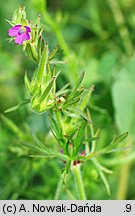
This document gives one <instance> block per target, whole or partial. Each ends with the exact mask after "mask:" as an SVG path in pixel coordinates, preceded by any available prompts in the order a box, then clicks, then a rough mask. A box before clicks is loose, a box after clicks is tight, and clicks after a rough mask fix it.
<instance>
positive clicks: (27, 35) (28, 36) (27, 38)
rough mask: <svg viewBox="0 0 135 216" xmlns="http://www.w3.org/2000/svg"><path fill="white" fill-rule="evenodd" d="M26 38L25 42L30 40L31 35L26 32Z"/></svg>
mask: <svg viewBox="0 0 135 216" xmlns="http://www.w3.org/2000/svg"><path fill="white" fill-rule="evenodd" d="M24 38H25V40H30V35H29V34H28V33H27V32H26V33H25V34H24Z"/></svg>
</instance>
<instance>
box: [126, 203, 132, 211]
mask: <svg viewBox="0 0 135 216" xmlns="http://www.w3.org/2000/svg"><path fill="white" fill-rule="evenodd" d="M126 212H131V205H130V204H127V205H126Z"/></svg>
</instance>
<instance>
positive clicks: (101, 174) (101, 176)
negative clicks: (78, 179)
mask: <svg viewBox="0 0 135 216" xmlns="http://www.w3.org/2000/svg"><path fill="white" fill-rule="evenodd" d="M91 160H92V162H93V163H94V165H95V167H96V169H97V170H98V172H99V175H100V178H101V179H102V181H103V183H104V186H105V188H106V190H107V193H108V195H110V194H111V191H110V186H109V183H108V181H107V178H106V176H105V175H104V173H103V169H102V166H101V165H100V163H99V162H98V160H97V159H95V158H93V159H91Z"/></svg>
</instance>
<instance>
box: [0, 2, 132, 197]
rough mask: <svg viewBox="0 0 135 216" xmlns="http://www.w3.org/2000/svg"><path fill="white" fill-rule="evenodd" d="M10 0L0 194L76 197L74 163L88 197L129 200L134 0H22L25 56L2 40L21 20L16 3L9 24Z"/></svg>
mask: <svg viewBox="0 0 135 216" xmlns="http://www.w3.org/2000/svg"><path fill="white" fill-rule="evenodd" d="M8 4H9V5H8V7H7V3H6V2H5V1H3V0H2V3H1V8H0V19H1V28H2V31H1V35H0V37H1V40H0V41H1V47H0V49H1V50H0V68H1V77H0V101H1V106H0V110H1V113H3V112H4V111H5V110H6V111H5V115H1V121H0V152H1V153H0V173H1V175H0V177H1V182H0V198H1V199H53V198H54V195H55V198H57V199H74V198H75V199H79V197H78V196H77V195H76V188H75V187H74V183H73V176H72V174H71V171H72V165H73V163H74V164H76V163H78V164H79V166H80V164H81V170H82V176H83V183H84V186H85V188H86V192H87V193H86V195H87V198H88V199H117V198H120V199H134V198H135V195H134V193H133V190H132V188H134V172H133V167H134V161H135V160H134V159H135V153H134V140H135V136H134V134H135V133H134V132H135V126H134V104H135V103H134V102H135V101H134V98H135V91H134V80H135V75H134V66H135V62H134V52H133V49H134V39H133V38H134V10H133V8H134V6H135V3H134V2H133V1H132V0H131V1H130V2H129V3H128V5H127V3H126V1H125V2H124V1H121V0H119V1H116V0H115V1H112V0H107V1H105V2H104V4H102V2H100V1H98V0H90V1H83V2H82V1H80V0H79V1H72V0H69V1H58V0H56V1H53V0H50V1H42V0H40V1H37V0H30V1H25V0H24V1H22V4H23V5H27V7H26V12H27V14H28V15H27V18H28V19H31V20H32V23H31V28H32V34H31V36H32V40H31V41H30V42H28V43H26V44H25V43H24V46H23V49H24V50H25V54H26V55H27V56H29V57H30V59H28V60H27V58H26V57H24V55H23V54H22V51H21V49H19V48H18V47H17V46H15V45H14V42H13V40H11V43H10V44H9V43H7V41H6V40H5V38H6V37H7V29H8V28H10V26H9V24H10V25H12V26H14V24H15V22H16V20H15V19H18V18H19V19H21V22H22V24H24V19H26V17H25V16H24V14H23V20H22V15H21V18H20V17H19V16H20V12H19V11H16V12H15V13H19V16H16V14H15V15H14V19H13V20H12V21H8V22H9V24H8V23H6V22H5V21H4V19H8V20H10V18H11V17H12V12H13V11H14V9H15V7H16V4H18V2H17V1H16V0H15V1H10V0H9V2H8ZM116 6H117V10H114V8H115V7H116ZM23 12H24V11H23ZM39 13H41V20H40V16H37V15H38V14H39ZM35 17H37V19H35ZM119 17H120V19H119ZM25 22H26V21H25ZM110 23H111V25H110ZM27 24H28V23H27ZM43 30H45V31H43ZM57 44H59V46H57ZM48 45H49V47H48ZM54 47H56V48H54ZM63 50H64V52H63ZM16 53H17V54H16ZM11 54H12V55H11ZM59 59H62V61H61V60H60V61H59ZM31 60H34V61H31ZM61 63H62V64H61ZM63 63H66V64H64V65H63ZM54 65H56V66H57V69H56V67H55V66H54ZM34 68H36V69H34ZM84 70H85V76H84V73H82V71H84ZM25 71H27V73H26V72H25ZM59 71H61V73H60V75H59ZM24 72H25V78H24V79H23V76H24ZM23 80H25V85H26V87H27V90H28V91H26V90H25V88H24V82H23ZM69 83H70V84H69ZM82 85H84V86H85V87H83V86H82ZM93 85H94V86H95V88H94V87H93ZM91 86H92V87H91ZM26 98H28V99H26ZM15 104H17V105H16V106H14V105H15ZM26 104H28V105H27V106H25V105H26ZM9 107H12V108H9ZM31 108H32V109H33V110H34V111H36V113H35V112H31ZM46 111H47V113H46ZM38 113H40V115H38ZM48 114H49V118H48ZM49 121H50V122H49ZM99 128H100V130H99ZM126 131H128V132H126ZM114 134H116V135H115V136H114ZM127 135H128V136H127ZM113 137H114V138H113ZM125 138H126V139H125ZM61 152H62V153H61ZM84 152H85V153H84ZM48 158H49V160H48ZM129 162H130V163H129ZM77 166H78V165H77ZM127 166H128V169H127V168H126V169H124V167H127ZM127 170H128V171H127ZM112 172H113V174H112ZM7 173H8V175H7ZM61 173H62V174H61ZM110 174H112V175H110ZM128 177H129V178H130V180H131V181H130V182H129V181H127V180H126V181H125V179H126V178H127V179H128ZM121 179H122V180H123V181H122V180H121ZM58 182H60V185H59V186H58V190H57V191H56V193H55V189H56V186H57V183H58ZM121 182H125V183H124V185H123V184H121ZM103 184H104V186H105V188H106V190H107V193H108V194H109V196H108V194H107V193H106V190H105V189H104V187H103V186H102V185H103ZM11 186H12V187H11ZM127 186H128V187H127ZM123 188H124V189H125V190H126V193H125V194H124V195H121V196H119V195H118V194H121V191H123Z"/></svg>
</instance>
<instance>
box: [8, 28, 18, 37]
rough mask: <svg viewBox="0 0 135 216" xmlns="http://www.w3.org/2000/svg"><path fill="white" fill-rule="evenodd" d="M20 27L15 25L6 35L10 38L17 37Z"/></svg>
mask: <svg viewBox="0 0 135 216" xmlns="http://www.w3.org/2000/svg"><path fill="white" fill-rule="evenodd" d="M20 27H21V25H16V26H14V27H13V28H10V29H9V30H8V35H9V36H11V37H14V36H17V34H18V32H19V30H20Z"/></svg>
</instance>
